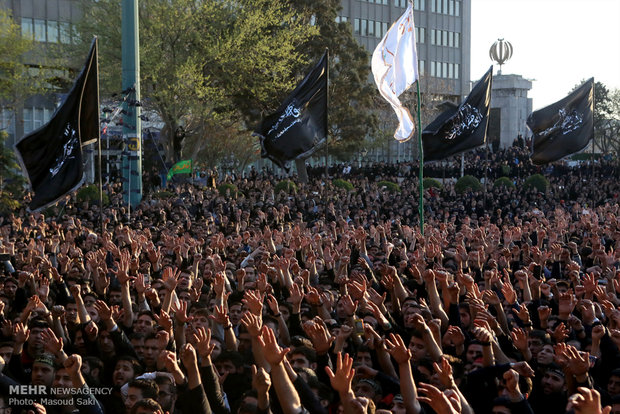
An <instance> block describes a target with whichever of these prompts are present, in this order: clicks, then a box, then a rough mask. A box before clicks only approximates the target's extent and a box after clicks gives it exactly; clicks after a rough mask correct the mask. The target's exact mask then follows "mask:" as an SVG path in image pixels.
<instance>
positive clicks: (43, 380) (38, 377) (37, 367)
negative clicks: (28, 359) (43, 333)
mask: <svg viewBox="0 0 620 414" xmlns="http://www.w3.org/2000/svg"><path fill="white" fill-rule="evenodd" d="M54 361H55V357H54V355H52V354H48V353H42V354H39V355H38V356H37V357H36V358H35V359H34V362H33V363H32V382H31V384H32V385H45V386H46V387H49V386H51V385H52V382H53V381H54V374H55V372H56V367H55V362H54Z"/></svg>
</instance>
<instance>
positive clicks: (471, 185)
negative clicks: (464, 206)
mask: <svg viewBox="0 0 620 414" xmlns="http://www.w3.org/2000/svg"><path fill="white" fill-rule="evenodd" d="M454 189H455V190H456V192H457V193H459V194H463V193H464V192H465V191H467V190H473V191H480V190H482V184H480V181H479V180H478V179H477V178H476V177H474V176H473V175H464V176H463V177H461V178H459V179H458V181H457V182H456V184H455V185H454Z"/></svg>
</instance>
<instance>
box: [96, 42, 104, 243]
mask: <svg viewBox="0 0 620 414" xmlns="http://www.w3.org/2000/svg"><path fill="white" fill-rule="evenodd" d="M95 65H97V108H99V104H100V103H99V39H98V38H97V36H95ZM97 150H98V156H97V164H99V225H100V227H101V236H102V237H103V178H102V177H101V176H102V175H103V171H102V170H101V111H99V110H97Z"/></svg>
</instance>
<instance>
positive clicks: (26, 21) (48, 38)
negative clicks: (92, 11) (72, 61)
mask: <svg viewBox="0 0 620 414" xmlns="http://www.w3.org/2000/svg"><path fill="white" fill-rule="evenodd" d="M0 8H1V9H4V10H7V11H9V13H10V14H11V16H13V19H14V20H15V22H16V23H17V24H18V25H19V26H20V27H21V32H22V36H24V37H29V38H31V39H34V40H35V42H36V47H35V51H34V52H33V53H31V54H29V55H28V56H25V59H26V64H29V65H31V66H32V70H36V67H38V66H40V65H45V62H42V61H41V60H40V56H45V48H47V47H49V46H50V45H57V44H69V43H74V42H78V41H79V38H78V37H77V34H76V31H75V22H77V21H78V20H79V19H80V10H79V7H78V2H77V1H76V0H0ZM37 52H40V53H37ZM59 71H61V70H60V69H59ZM59 75H60V73H59ZM65 92H66V91H65ZM61 99H62V94H61V93H58V94H57V93H54V92H52V93H50V94H47V95H45V96H33V97H31V98H29V99H28V100H27V101H26V102H25V103H24V105H23V107H22V108H20V109H18V110H16V111H14V112H13V111H8V110H6V109H0V128H2V129H5V130H6V131H7V132H8V133H9V137H10V139H9V144H10V145H12V144H13V143H14V142H15V141H16V140H19V139H20V138H21V137H22V136H23V135H24V134H27V133H28V132H30V131H33V130H35V129H37V128H39V127H40V126H42V125H43V124H45V123H46V122H47V121H49V119H50V118H51V116H52V114H53V113H54V110H55V108H56V106H57V105H58V104H59V102H60V100H61Z"/></svg>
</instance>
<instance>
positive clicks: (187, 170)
mask: <svg viewBox="0 0 620 414" xmlns="http://www.w3.org/2000/svg"><path fill="white" fill-rule="evenodd" d="M191 173H192V160H183V161H179V162H177V163H176V164H174V165H173V166H172V168H170V170H169V171H168V175H167V176H166V179H168V180H170V179H171V178H172V176H173V175H176V174H191Z"/></svg>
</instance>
